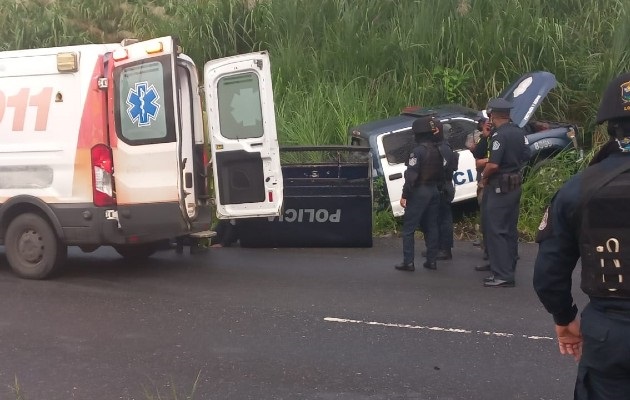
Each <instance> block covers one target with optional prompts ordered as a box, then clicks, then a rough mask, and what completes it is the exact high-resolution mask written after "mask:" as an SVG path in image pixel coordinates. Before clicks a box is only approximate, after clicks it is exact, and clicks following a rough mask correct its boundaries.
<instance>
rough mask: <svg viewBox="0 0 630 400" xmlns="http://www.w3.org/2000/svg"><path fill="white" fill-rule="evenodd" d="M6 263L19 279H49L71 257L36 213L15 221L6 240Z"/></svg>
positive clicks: (18, 217)
mask: <svg viewBox="0 0 630 400" xmlns="http://www.w3.org/2000/svg"><path fill="white" fill-rule="evenodd" d="M4 244H5V252H6V256H7V261H8V262H9V265H10V266H11V269H13V272H15V274H16V275H18V276H20V277H22V278H26V279H46V278H50V277H51V276H52V275H53V274H54V273H55V272H56V271H57V270H58V269H59V267H60V266H61V265H63V264H64V263H65V261H66V258H67V256H68V247H67V246H66V245H64V244H63V243H61V241H60V240H59V238H57V235H55V231H54V230H53V229H52V227H51V226H50V224H49V223H48V222H47V221H46V220H45V219H44V218H42V217H41V216H39V215H38V214H34V213H26V214H21V215H18V216H17V217H15V218H14V219H13V220H12V221H11V222H10V223H9V227H8V228H7V232H6V236H5V243H4Z"/></svg>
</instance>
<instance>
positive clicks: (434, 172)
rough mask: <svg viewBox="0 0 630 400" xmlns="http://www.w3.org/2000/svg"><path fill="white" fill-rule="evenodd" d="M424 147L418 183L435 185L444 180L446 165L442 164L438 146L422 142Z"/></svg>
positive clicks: (421, 146) (421, 145)
mask: <svg viewBox="0 0 630 400" xmlns="http://www.w3.org/2000/svg"><path fill="white" fill-rule="evenodd" d="M418 147H420V148H422V149H423V151H422V153H421V158H420V161H421V165H420V168H419V173H418V179H416V186H417V185H433V184H436V185H437V184H440V183H442V182H444V179H445V178H444V167H443V165H442V155H441V154H440V151H439V150H438V148H437V146H436V145H435V144H433V143H427V144H424V143H423V144H420V145H419V146H418Z"/></svg>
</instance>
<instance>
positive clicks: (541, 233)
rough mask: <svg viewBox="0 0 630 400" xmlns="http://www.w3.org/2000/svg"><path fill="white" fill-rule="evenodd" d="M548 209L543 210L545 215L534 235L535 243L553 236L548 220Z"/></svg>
mask: <svg viewBox="0 0 630 400" xmlns="http://www.w3.org/2000/svg"><path fill="white" fill-rule="evenodd" d="M549 213H550V211H549V207H547V208H546V209H545V213H544V214H543V216H542V219H541V220H540V225H538V232H537V233H536V243H540V242H542V241H544V240H546V239H548V238H549V237H551V235H552V234H553V227H552V225H551V220H550V219H549Z"/></svg>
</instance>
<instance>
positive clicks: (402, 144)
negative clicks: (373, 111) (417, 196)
mask: <svg viewBox="0 0 630 400" xmlns="http://www.w3.org/2000/svg"><path fill="white" fill-rule="evenodd" d="M414 146H415V141H414V135H413V132H412V131H411V128H403V129H399V130H395V131H392V132H388V133H385V134H382V135H379V136H378V137H377V139H376V147H377V149H378V157H379V158H380V159H381V166H382V168H383V176H384V177H385V185H386V187H387V195H388V196H389V203H390V205H391V207H392V213H393V214H394V216H395V217H400V216H402V215H403V214H404V213H405V209H404V208H402V206H401V205H400V198H401V197H402V188H403V184H404V182H405V170H406V169H407V166H406V165H405V162H406V161H407V160H408V159H409V153H410V152H411V150H412V149H413V148H414Z"/></svg>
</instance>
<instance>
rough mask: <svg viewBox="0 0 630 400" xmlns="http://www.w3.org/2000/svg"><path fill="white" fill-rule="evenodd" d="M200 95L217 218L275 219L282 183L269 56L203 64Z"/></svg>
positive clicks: (278, 210) (244, 55)
mask: <svg viewBox="0 0 630 400" xmlns="http://www.w3.org/2000/svg"><path fill="white" fill-rule="evenodd" d="M204 92H205V96H206V113H207V118H208V126H209V128H210V134H211V139H210V140H211V145H210V147H211V152H212V160H213V163H212V168H213V175H214V189H215V194H216V207H217V215H218V217H219V218H222V219H226V218H245V217H272V216H277V215H278V214H279V213H280V209H281V208H282V202H283V181H282V170H281V168H280V153H279V150H278V137H277V133H276V119H275V110H274V103H273V90H272V85H271V65H270V63H269V55H268V54H267V53H266V52H259V53H251V54H243V55H238V56H234V57H228V58H222V59H218V60H213V61H210V62H208V63H206V65H205V68H204Z"/></svg>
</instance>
